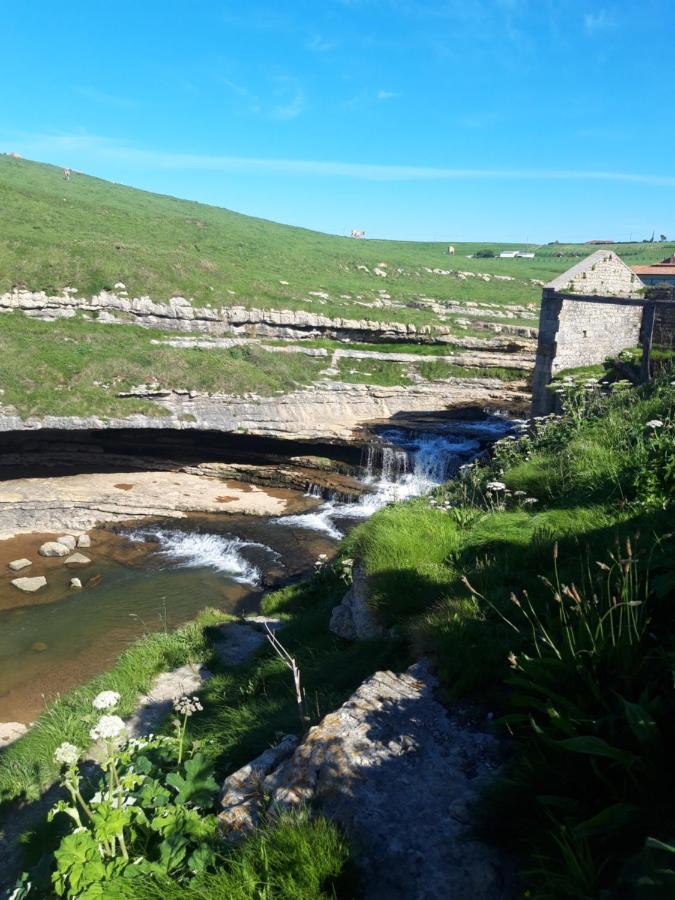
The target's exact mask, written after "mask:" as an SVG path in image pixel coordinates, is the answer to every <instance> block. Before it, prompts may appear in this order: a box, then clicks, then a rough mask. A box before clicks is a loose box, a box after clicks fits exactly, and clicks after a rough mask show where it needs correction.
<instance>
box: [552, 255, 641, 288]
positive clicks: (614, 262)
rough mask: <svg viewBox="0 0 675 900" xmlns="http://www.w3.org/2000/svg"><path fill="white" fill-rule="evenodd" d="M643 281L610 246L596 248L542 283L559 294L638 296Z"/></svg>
mask: <svg viewBox="0 0 675 900" xmlns="http://www.w3.org/2000/svg"><path fill="white" fill-rule="evenodd" d="M643 288H644V285H643V284H642V282H641V281H640V279H639V278H638V276H637V275H636V274H635V272H633V271H632V270H631V269H630V268H629V267H628V266H627V265H626V264H625V262H624V261H623V260H622V259H620V258H619V257H618V256H617V255H616V253H614V252H613V251H612V250H596V252H595V253H592V254H591V255H590V256H588V257H586V259H584V260H582V261H581V262H578V263H577V264H576V265H574V266H572V268H571V269H568V270H567V271H566V272H563V274H562V275H558V277H557V278H554V279H553V281H550V282H549V283H548V284H547V285H546V286H545V287H544V293H546V292H547V291H556V292H557V293H560V294H584V295H586V296H593V295H595V296H602V297H638V296H640V291H641V290H642V289H643Z"/></svg>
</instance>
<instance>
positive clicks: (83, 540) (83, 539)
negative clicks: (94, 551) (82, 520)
mask: <svg viewBox="0 0 675 900" xmlns="http://www.w3.org/2000/svg"><path fill="white" fill-rule="evenodd" d="M77 546H78V547H84V548H87V547H91V538H90V537H89V535H88V534H81V535H80V536H79V538H78V539H77Z"/></svg>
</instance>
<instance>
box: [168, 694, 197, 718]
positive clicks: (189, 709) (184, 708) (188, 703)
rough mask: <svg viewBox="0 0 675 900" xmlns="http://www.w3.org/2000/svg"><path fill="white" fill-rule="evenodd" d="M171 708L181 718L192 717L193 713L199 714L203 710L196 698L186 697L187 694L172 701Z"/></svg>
mask: <svg viewBox="0 0 675 900" xmlns="http://www.w3.org/2000/svg"><path fill="white" fill-rule="evenodd" d="M173 708H174V709H175V710H176V712H177V713H178V714H179V715H181V716H192V715H194V713H196V712H201V711H202V710H203V709H204V707H203V706H202V705H201V703H200V702H199V699H198V698H197V697H188V696H187V694H184V695H183V696H182V697H178V699H177V700H174V701H173Z"/></svg>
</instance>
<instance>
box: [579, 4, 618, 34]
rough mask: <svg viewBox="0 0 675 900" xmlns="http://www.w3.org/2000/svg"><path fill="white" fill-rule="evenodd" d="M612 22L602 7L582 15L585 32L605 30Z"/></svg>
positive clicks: (593, 32) (594, 32)
mask: <svg viewBox="0 0 675 900" xmlns="http://www.w3.org/2000/svg"><path fill="white" fill-rule="evenodd" d="M613 24H614V22H613V20H612V18H611V16H610V15H609V14H608V13H607V11H606V10H604V9H599V10H598V11H597V12H589V13H586V15H585V16H584V31H585V32H586V34H596V33H597V32H598V31H606V30H607V29H608V28H611V27H612V25H613Z"/></svg>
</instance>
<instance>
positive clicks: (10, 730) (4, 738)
mask: <svg viewBox="0 0 675 900" xmlns="http://www.w3.org/2000/svg"><path fill="white" fill-rule="evenodd" d="M27 731H28V726H27V725H24V724H23V723H22V722H0V749H2V747H7V746H8V745H9V744H11V743H12V742H13V741H16V740H18V739H19V738H20V737H22V736H23V735H24V734H25V733H26V732H27Z"/></svg>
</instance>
